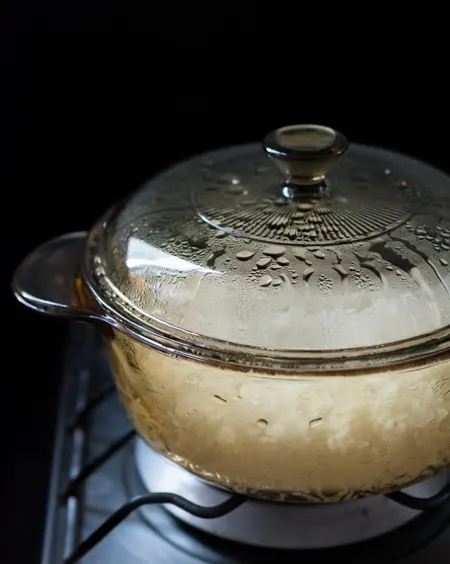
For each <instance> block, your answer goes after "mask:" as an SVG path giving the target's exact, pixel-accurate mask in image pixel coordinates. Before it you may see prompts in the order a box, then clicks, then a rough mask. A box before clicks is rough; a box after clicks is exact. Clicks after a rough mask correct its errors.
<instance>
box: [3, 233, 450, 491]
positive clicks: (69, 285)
mask: <svg viewBox="0 0 450 564" xmlns="http://www.w3.org/2000/svg"><path fill="white" fill-rule="evenodd" d="M86 236H87V234H86V233H75V234H69V235H66V236H63V237H60V238H58V239H55V240H53V241H49V242H48V243H46V244H44V245H42V246H41V247H39V248H38V249H36V250H35V251H34V252H33V253H31V254H30V255H29V256H28V257H27V258H26V260H25V261H24V262H23V263H22V264H21V265H20V267H19V268H18V269H17V271H16V273H15V275H14V279H13V291H14V293H15V295H16V297H17V298H18V299H19V300H20V301H21V302H22V303H24V304H25V305H27V307H29V308H31V309H34V310H37V311H39V312H41V313H45V314H47V315H56V316H62V317H71V318H73V319H81V320H84V321H86V322H93V323H98V324H99V327H100V329H101V331H102V332H103V335H104V338H105V343H106V347H107V351H108V356H109V361H110V364H111V368H112V372H113V374H114V377H115V380H116V384H117V389H118V392H119V394H120V397H121V400H122V402H123V404H124V406H125V409H126V410H127V412H128V415H129V417H130V419H131V420H132V422H133V424H134V426H135V427H136V429H137V431H138V433H139V434H140V435H141V437H142V438H143V439H144V440H145V441H146V442H147V443H148V444H149V445H150V446H151V447H152V448H153V449H155V450H156V451H158V452H160V453H161V454H163V455H164V456H166V457H167V458H168V459H170V460H172V461H173V462H174V463H176V464H178V465H180V466H182V467H184V468H185V469H187V470H189V471H190V472H192V473H194V474H195V475H197V476H199V477H200V478H202V479H203V480H206V481H207V482H209V483H212V484H214V485H216V486H220V487H223V488H226V489H229V490H232V491H236V492H238V493H243V494H247V495H250V496H254V497H259V498H263V499H268V500H276V501H294V502H295V501H296V502H300V501H301V502H333V501H341V500H348V499H353V498H357V497H363V496H367V495H371V494H380V493H387V492H389V491H394V490H398V489H400V488H404V487H406V486H408V485H410V484H413V483H414V482H417V481H420V480H422V479H424V478H427V477H429V476H431V475H434V474H436V473H437V472H439V471H440V470H441V469H443V468H444V467H446V466H450V415H449V411H450V356H449V355H448V354H447V355H446V356H444V355H441V356H440V357H439V356H435V357H433V358H430V359H429V360H427V361H420V362H416V363H415V364H412V363H410V364H405V365H398V366H397V367H396V368H390V369H385V370H381V369H379V368H377V369H373V370H370V369H366V370H365V371H361V372H357V371H355V370H353V371H351V372H347V373H344V372H342V373H339V372H336V371H334V372H330V373H326V372H315V373H306V372H302V373H298V374H295V373H293V372H289V373H279V374H277V373H270V374H269V373H267V372H265V373H263V372H257V371H245V370H242V369H241V370H239V369H236V368H230V367H228V366H227V367H225V366H224V365H222V366H220V365H217V364H212V363H208V362H200V361H197V360H189V359H187V358H186V357H184V356H183V357H182V356H177V355H175V354H169V353H168V352H160V351H159V350H157V349H156V348H153V347H152V346H151V345H150V344H148V343H144V342H141V341H140V340H138V338H137V336H136V335H135V334H133V333H132V332H130V331H128V332H127V331H125V328H124V326H122V325H121V324H120V323H119V321H118V320H117V319H114V318H113V317H111V316H110V315H109V314H108V313H107V311H106V310H103V309H102V307H101V305H100V303H98V302H96V301H95V299H94V298H93V296H92V295H91V294H90V293H89V291H88V290H87V287H88V286H87V284H86V283H85V281H84V279H83V278H82V276H81V275H80V263H81V262H82V259H83V255H84V253H85V249H86Z"/></svg>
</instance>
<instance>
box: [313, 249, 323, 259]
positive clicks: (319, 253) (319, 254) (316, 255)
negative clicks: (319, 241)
mask: <svg viewBox="0 0 450 564" xmlns="http://www.w3.org/2000/svg"><path fill="white" fill-rule="evenodd" d="M313 255H314V256H315V257H316V258H318V259H323V258H325V253H324V252H323V251H321V250H320V249H319V250H318V251H314V253H313Z"/></svg>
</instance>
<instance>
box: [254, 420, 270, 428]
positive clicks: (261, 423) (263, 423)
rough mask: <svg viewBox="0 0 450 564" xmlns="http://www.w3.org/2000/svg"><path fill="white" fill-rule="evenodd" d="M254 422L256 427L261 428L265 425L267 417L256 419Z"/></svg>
mask: <svg viewBox="0 0 450 564" xmlns="http://www.w3.org/2000/svg"><path fill="white" fill-rule="evenodd" d="M256 424H257V425H258V427H261V429H264V427H267V425H268V424H269V422H268V421H267V419H258V421H257V422H256Z"/></svg>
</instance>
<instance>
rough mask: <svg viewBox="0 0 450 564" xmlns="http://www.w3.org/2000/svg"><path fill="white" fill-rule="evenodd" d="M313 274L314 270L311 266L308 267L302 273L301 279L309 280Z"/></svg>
mask: <svg viewBox="0 0 450 564" xmlns="http://www.w3.org/2000/svg"><path fill="white" fill-rule="evenodd" d="M313 272H314V268H313V267H312V266H309V267H308V268H307V269H306V270H305V271H304V273H303V278H304V279H305V280H306V279H307V278H309V277H310V276H311V274H312V273H313Z"/></svg>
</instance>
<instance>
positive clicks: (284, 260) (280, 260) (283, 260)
mask: <svg viewBox="0 0 450 564" xmlns="http://www.w3.org/2000/svg"><path fill="white" fill-rule="evenodd" d="M277 263H278V264H279V265H281V266H288V265H289V261H288V259H287V258H286V257H280V258H278V259H277Z"/></svg>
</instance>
